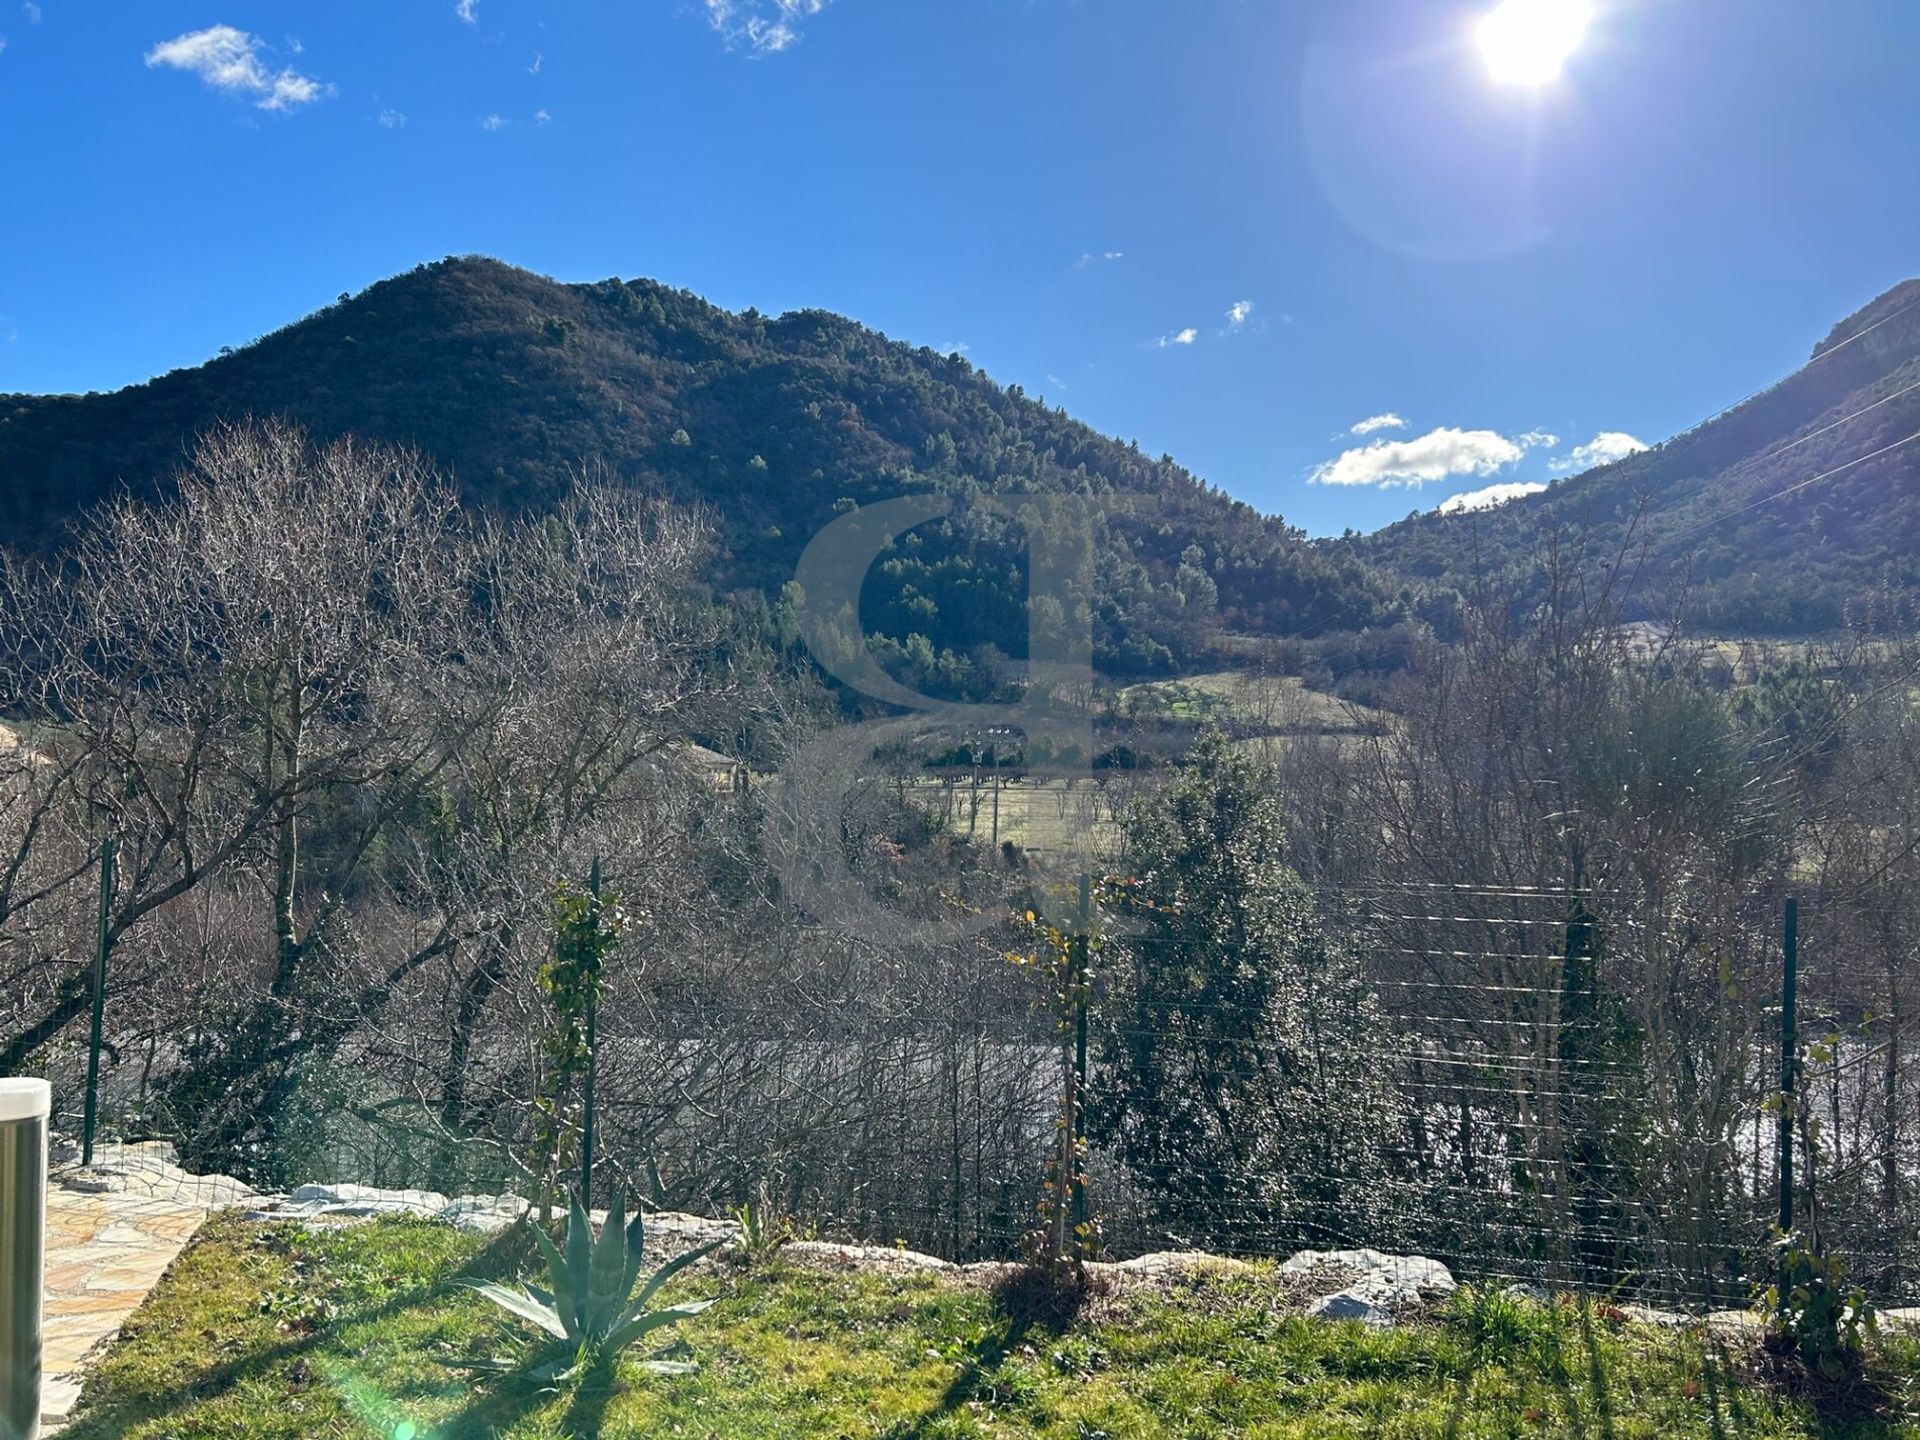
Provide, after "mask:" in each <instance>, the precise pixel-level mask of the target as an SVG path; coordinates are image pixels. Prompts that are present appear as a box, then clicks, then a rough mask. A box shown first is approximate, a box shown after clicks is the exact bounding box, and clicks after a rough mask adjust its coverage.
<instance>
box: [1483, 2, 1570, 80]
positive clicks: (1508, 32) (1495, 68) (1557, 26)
mask: <svg viewBox="0 0 1920 1440" xmlns="http://www.w3.org/2000/svg"><path fill="white" fill-rule="evenodd" d="M1592 14H1593V6H1592V5H1591V3H1589V0H1500V4H1499V5H1497V6H1495V7H1494V8H1493V9H1492V10H1490V11H1488V12H1487V14H1486V15H1485V16H1484V17H1483V18H1482V19H1481V21H1480V28H1479V32H1478V34H1479V40H1480V53H1481V55H1483V56H1484V57H1485V58H1486V62H1487V71H1488V73H1489V74H1491V75H1492V76H1493V78H1494V79H1495V80H1498V81H1501V82H1502V83H1504V84H1508V85H1545V84H1546V83H1547V82H1548V81H1550V80H1553V79H1555V78H1557V77H1558V76H1559V74H1560V67H1561V66H1563V65H1564V64H1566V62H1567V57H1568V56H1569V55H1571V54H1573V52H1574V51H1575V50H1577V49H1579V48H1580V42H1581V40H1583V39H1584V38H1586V33H1587V21H1588V19H1589V18H1591V16H1592Z"/></svg>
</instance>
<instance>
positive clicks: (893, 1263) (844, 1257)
mask: <svg viewBox="0 0 1920 1440" xmlns="http://www.w3.org/2000/svg"><path fill="white" fill-rule="evenodd" d="M780 1253H781V1254H782V1255H784V1256H786V1257H788V1258H789V1259H792V1260H798V1261H800V1262H801V1263H802V1264H806V1263H808V1262H812V1263H813V1264H815V1265H822V1266H830V1267H832V1268H834V1269H840V1270H875V1271H879V1272H882V1273H891V1274H895V1275H907V1274H923V1273H927V1272H932V1271H941V1270H951V1269H952V1268H953V1266H952V1265H951V1264H949V1263H948V1262H947V1261H945V1260H942V1259H941V1258H940V1257H939V1256H937V1255H923V1254H921V1253H920V1252H919V1251H918V1250H902V1249H897V1248H895V1247H893V1246H890V1245H832V1244H828V1243H827V1242H825V1241H820V1240H796V1241H795V1242H794V1243H793V1244H791V1245H788V1246H786V1247H784V1248H783V1249H782V1250H781V1252H780Z"/></svg>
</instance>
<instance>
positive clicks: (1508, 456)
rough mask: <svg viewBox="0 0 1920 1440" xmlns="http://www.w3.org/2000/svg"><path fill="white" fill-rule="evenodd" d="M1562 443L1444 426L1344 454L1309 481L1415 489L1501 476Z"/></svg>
mask: <svg viewBox="0 0 1920 1440" xmlns="http://www.w3.org/2000/svg"><path fill="white" fill-rule="evenodd" d="M1557 443H1558V442H1557V441H1555V440H1554V438H1553V437H1552V436H1551V435H1547V434H1545V433H1543V432H1541V431H1538V430H1532V431H1529V432H1527V433H1526V434H1525V435H1511V436H1510V435H1502V434H1500V433H1499V432H1498V431H1497V430H1461V429H1459V428H1458V427H1456V426H1452V425H1443V426H1441V427H1440V428H1439V429H1437V430H1429V431H1428V432H1427V433H1426V434H1424V435H1420V436H1417V437H1415V438H1414V439H1412V440H1375V441H1373V442H1372V443H1371V444H1368V445H1361V446H1357V447H1355V448H1354V449H1351V450H1345V451H1342V452H1341V453H1340V454H1339V455H1336V456H1335V457H1334V458H1333V459H1331V460H1329V461H1327V462H1325V463H1324V464H1322V465H1318V466H1316V467H1314V470H1313V472H1312V473H1311V474H1310V475H1309V476H1308V477H1307V478H1308V479H1309V480H1310V481H1311V482H1312V483H1313V484H1316V485H1378V486H1381V487H1383V488H1391V487H1393V486H1397V485H1404V486H1408V487H1414V486H1420V485H1425V484H1427V483H1428V482H1429V481H1433V480H1447V479H1450V478H1452V477H1453V476H1455V475H1493V474H1497V473H1498V472H1500V471H1502V470H1504V469H1506V468H1507V467H1508V466H1509V465H1517V464H1518V463H1519V462H1520V460H1521V458H1522V457H1523V456H1524V455H1525V454H1526V453H1527V451H1529V450H1531V449H1534V448H1536V447H1545V446H1551V445H1553V444H1557Z"/></svg>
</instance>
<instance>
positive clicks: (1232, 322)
mask: <svg viewBox="0 0 1920 1440" xmlns="http://www.w3.org/2000/svg"><path fill="white" fill-rule="evenodd" d="M1252 318H1253V302H1252V301H1251V300H1236V301H1234V302H1233V304H1232V305H1230V306H1228V307H1227V325H1228V326H1229V327H1230V328H1231V329H1234V330H1238V329H1239V328H1240V327H1241V326H1242V325H1244V324H1246V323H1247V321H1248V320H1250V319H1252Z"/></svg>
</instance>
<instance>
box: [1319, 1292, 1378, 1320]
mask: <svg viewBox="0 0 1920 1440" xmlns="http://www.w3.org/2000/svg"><path fill="white" fill-rule="evenodd" d="M1307 1315H1308V1318H1310V1319H1314V1320H1358V1321H1359V1322H1360V1323H1361V1324H1362V1325H1374V1326H1382V1325H1391V1324H1392V1323H1393V1314H1392V1312H1391V1311H1389V1310H1387V1309H1386V1308H1385V1307H1384V1306H1381V1305H1376V1304H1374V1303H1373V1301H1371V1300H1368V1299H1366V1298H1365V1297H1364V1296H1360V1295H1356V1294H1354V1293H1353V1291H1351V1290H1340V1291H1336V1292H1335V1293H1334V1294H1332V1295H1322V1296H1321V1297H1320V1298H1319V1299H1318V1300H1315V1301H1314V1302H1313V1303H1312V1304H1311V1305H1309V1306H1307Z"/></svg>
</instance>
